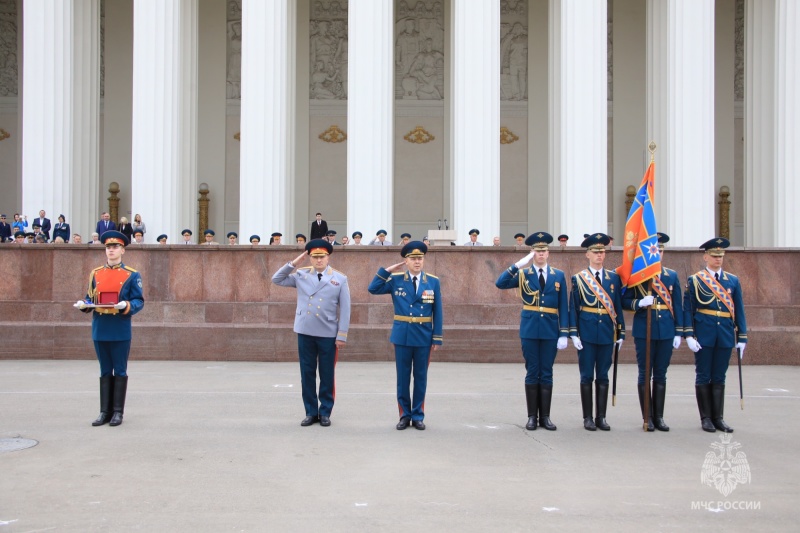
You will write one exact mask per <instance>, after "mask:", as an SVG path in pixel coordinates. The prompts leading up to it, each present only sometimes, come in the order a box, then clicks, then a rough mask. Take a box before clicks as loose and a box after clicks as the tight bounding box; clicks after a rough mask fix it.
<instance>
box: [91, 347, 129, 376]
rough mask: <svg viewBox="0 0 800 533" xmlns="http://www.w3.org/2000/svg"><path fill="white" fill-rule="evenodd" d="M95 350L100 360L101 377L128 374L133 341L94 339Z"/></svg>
mask: <svg viewBox="0 0 800 533" xmlns="http://www.w3.org/2000/svg"><path fill="white" fill-rule="evenodd" d="M94 351H95V353H96V354H97V360H98V361H99V362H100V377H101V378H104V377H108V376H110V375H111V372H112V371H113V372H114V375H115V376H127V375H128V355H130V353H131V341H129V340H128V341H94Z"/></svg>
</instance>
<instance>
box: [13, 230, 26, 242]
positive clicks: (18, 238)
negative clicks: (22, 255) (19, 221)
mask: <svg viewBox="0 0 800 533" xmlns="http://www.w3.org/2000/svg"><path fill="white" fill-rule="evenodd" d="M14 242H15V243H17V244H25V232H24V231H18V232H16V233H14Z"/></svg>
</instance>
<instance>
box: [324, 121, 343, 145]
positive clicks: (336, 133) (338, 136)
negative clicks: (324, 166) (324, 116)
mask: <svg viewBox="0 0 800 533" xmlns="http://www.w3.org/2000/svg"><path fill="white" fill-rule="evenodd" d="M319 138H320V139H322V140H323V141H325V142H326V143H343V142H344V141H346V140H347V134H346V133H345V132H344V131H342V130H341V129H339V126H337V125H336V124H333V125H332V126H331V127H330V128H328V129H327V130H325V131H323V132H322V133H320V134H319Z"/></svg>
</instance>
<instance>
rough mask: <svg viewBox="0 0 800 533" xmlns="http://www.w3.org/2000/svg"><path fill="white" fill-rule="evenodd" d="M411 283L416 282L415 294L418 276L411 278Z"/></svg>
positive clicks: (415, 292) (415, 286)
mask: <svg viewBox="0 0 800 533" xmlns="http://www.w3.org/2000/svg"><path fill="white" fill-rule="evenodd" d="M411 283H413V284H414V294H417V276H414V277H413V278H411Z"/></svg>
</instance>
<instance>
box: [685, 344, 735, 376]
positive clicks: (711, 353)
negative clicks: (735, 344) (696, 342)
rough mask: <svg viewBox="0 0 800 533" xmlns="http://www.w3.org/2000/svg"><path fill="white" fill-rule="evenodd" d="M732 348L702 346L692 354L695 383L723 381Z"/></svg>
mask: <svg viewBox="0 0 800 533" xmlns="http://www.w3.org/2000/svg"><path fill="white" fill-rule="evenodd" d="M732 350H733V348H717V347H715V346H712V347H710V348H707V347H705V346H704V347H703V348H702V349H701V350H700V351H699V352H697V353H696V354H694V372H695V378H694V383H695V385H706V384H708V383H723V384H724V383H725V374H726V373H727V372H728V364H729V363H730V361H731V351H732Z"/></svg>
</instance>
